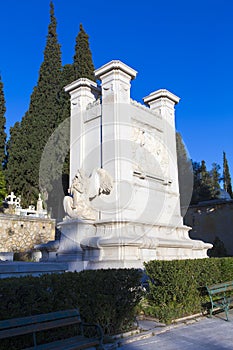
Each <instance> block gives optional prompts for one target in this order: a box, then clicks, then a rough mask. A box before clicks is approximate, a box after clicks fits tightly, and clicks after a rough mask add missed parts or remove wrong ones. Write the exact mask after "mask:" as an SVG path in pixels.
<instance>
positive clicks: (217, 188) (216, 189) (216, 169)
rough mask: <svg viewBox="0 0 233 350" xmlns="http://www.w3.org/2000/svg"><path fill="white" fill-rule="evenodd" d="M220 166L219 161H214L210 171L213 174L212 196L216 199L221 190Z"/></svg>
mask: <svg viewBox="0 0 233 350" xmlns="http://www.w3.org/2000/svg"><path fill="white" fill-rule="evenodd" d="M219 170H220V166H219V165H218V164H217V163H213V164H212V169H211V172H210V175H211V183H212V186H211V198H212V199H215V198H217V197H218V195H219V192H220V185H219V181H220V173H219Z"/></svg>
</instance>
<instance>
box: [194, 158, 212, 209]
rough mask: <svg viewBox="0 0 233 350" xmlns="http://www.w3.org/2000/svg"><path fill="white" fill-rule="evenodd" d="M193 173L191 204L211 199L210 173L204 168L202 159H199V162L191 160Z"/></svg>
mask: <svg viewBox="0 0 233 350" xmlns="http://www.w3.org/2000/svg"><path fill="white" fill-rule="evenodd" d="M193 175H194V185H193V195H192V200H191V204H197V203H198V202H202V201H207V200H210V199H212V192H211V190H212V180H211V175H210V173H209V171H208V170H207V168H206V163H205V161H204V160H202V161H201V164H200V163H198V162H193Z"/></svg>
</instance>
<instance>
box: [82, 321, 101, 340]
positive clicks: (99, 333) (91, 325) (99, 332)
mask: <svg viewBox="0 0 233 350" xmlns="http://www.w3.org/2000/svg"><path fill="white" fill-rule="evenodd" d="M82 325H83V327H84V328H85V327H87V328H88V327H89V328H91V327H92V328H95V329H96V332H97V334H98V337H99V340H100V343H101V344H102V343H103V337H104V333H103V330H102V328H101V327H100V325H98V324H97V323H83V324H82Z"/></svg>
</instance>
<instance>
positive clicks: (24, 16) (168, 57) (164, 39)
mask: <svg viewBox="0 0 233 350" xmlns="http://www.w3.org/2000/svg"><path fill="white" fill-rule="evenodd" d="M53 2H54V6H55V16H56V19H57V22H58V27H57V32H58V40H59V42H60V44H61V51H62V60H63V63H64V64H65V63H72V60H73V55H74V46H75V38H76V36H77V34H78V31H79V24H80V23H82V24H83V26H84V29H85V30H86V32H87V33H88V34H89V37H90V47H91V51H92V55H93V61H94V65H95V68H99V67H100V66H102V65H103V64H105V63H106V62H108V61H110V60H113V59H119V60H122V61H123V62H124V63H126V64H128V65H129V66H131V67H132V68H134V69H136V70H137V71H138V75H137V78H136V79H135V80H134V81H133V82H132V93H131V95H132V98H133V99H135V100H137V101H139V102H142V98H143V97H145V96H147V95H148V94H149V93H151V92H152V91H155V90H157V89H160V88H166V89H168V90H170V91H171V92H173V93H175V94H176V95H178V96H179V97H180V98H181V100H180V103H179V104H178V105H177V108H176V125H177V130H178V131H180V132H181V134H182V136H183V139H184V141H185V144H186V146H187V149H188V151H189V154H190V157H191V158H192V159H193V160H195V161H201V160H202V159H204V160H205V161H206V163H207V166H208V168H210V167H211V164H212V163H213V162H217V163H218V164H219V165H220V166H222V152H223V150H224V151H225V152H226V154H227V158H228V162H229V165H230V170H231V175H232V177H233V147H232V146H233V138H232V134H233V106H232V101H233V1H232V0H221V1H219V0H202V1H200V0H196V1H192V0H189V1H187V0H176V1H174V0H167V1H157V0H147V1H145V2H142V1H140V2H139V1H137V2H136V1H132V0H130V1H127V0H124V1H123V0H118V1H109V2H106V1H96V0H95V1H93V0H89V1H83V0H82V1H79V0H54V1H53ZM0 13H1V21H0V33H1V35H0V48H1V51H0V72H1V76H2V81H3V83H4V92H5V99H6V107H7V113H6V118H7V130H9V127H10V126H13V125H14V123H15V122H16V121H20V120H21V118H22V117H23V115H24V113H25V112H26V110H27V109H28V105H29V101H30V95H31V93H32V90H33V87H34V86H35V85H36V83H37V79H38V71H39V68H40V64H41V63H42V61H43V50H44V48H45V42H46V35H47V29H48V24H49V0H20V1H19V0H11V1H5V0H0Z"/></svg>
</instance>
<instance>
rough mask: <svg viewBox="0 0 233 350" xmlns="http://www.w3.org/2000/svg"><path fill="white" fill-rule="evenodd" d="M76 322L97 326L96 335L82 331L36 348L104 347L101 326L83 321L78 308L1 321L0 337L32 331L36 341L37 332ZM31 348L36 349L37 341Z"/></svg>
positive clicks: (57, 349) (68, 349) (66, 349)
mask: <svg viewBox="0 0 233 350" xmlns="http://www.w3.org/2000/svg"><path fill="white" fill-rule="evenodd" d="M76 324H78V325H81V326H82V328H83V327H86V326H91V327H95V331H96V337H95V338H87V337H85V336H84V335H83V333H82V332H81V335H78V336H76V337H71V338H67V339H63V340H57V341H54V342H50V343H47V344H42V345H39V346H36V349H41V350H42V349H44V350H46V349H48V350H49V349H51V350H52V349H54V350H55V349H56V350H60V349H62V350H75V349H87V348H90V347H98V349H102V340H103V332H102V329H101V327H100V326H99V325H97V324H92V325H90V324H86V323H83V322H82V320H81V318H80V314H79V311H78V309H71V310H64V311H56V312H51V313H47V314H40V315H34V316H27V317H21V318H15V319H9V320H4V321H0V339H4V338H9V337H13V336H19V335H24V334H30V333H31V334H34V337H33V339H34V341H36V334H37V332H40V331H44V330H49V329H55V328H59V327H64V326H68V325H76ZM29 349H31V350H32V349H35V343H34V347H30V348H28V350H29Z"/></svg>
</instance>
